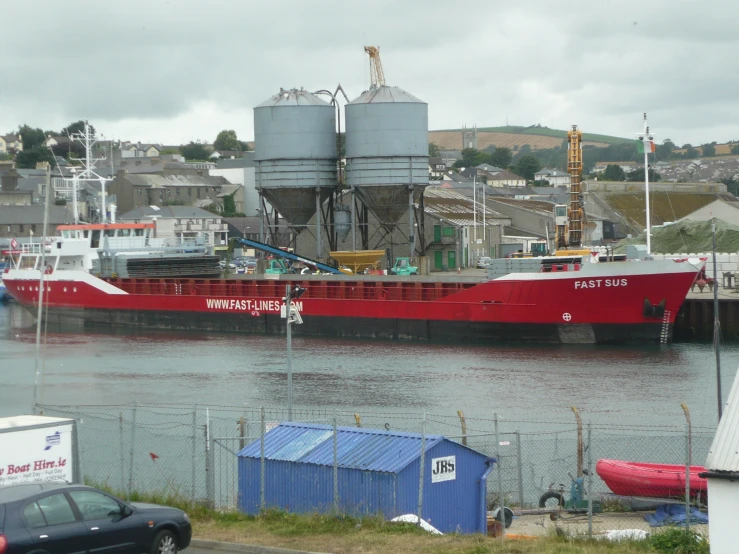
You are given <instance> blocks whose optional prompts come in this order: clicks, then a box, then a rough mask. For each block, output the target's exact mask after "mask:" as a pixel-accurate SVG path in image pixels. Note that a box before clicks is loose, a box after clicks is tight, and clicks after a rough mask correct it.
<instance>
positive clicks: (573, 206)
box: [554, 125, 590, 256]
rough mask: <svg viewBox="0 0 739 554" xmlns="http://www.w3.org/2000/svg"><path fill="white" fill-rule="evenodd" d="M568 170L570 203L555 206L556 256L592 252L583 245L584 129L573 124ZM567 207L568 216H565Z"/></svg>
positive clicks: (570, 133) (569, 142) (568, 136)
mask: <svg viewBox="0 0 739 554" xmlns="http://www.w3.org/2000/svg"><path fill="white" fill-rule="evenodd" d="M567 145H568V149H567V172H568V173H569V174H570V205H569V209H567V207H566V206H555V225H556V227H557V250H556V251H555V253H554V255H555V256H573V255H576V256H579V255H585V254H588V253H590V250H588V249H587V248H583V246H582V232H583V223H584V219H585V213H584V211H583V209H582V185H581V179H582V131H580V130H578V128H577V125H573V126H572V129H571V130H570V131H567ZM565 209H566V210H567V211H566V213H567V217H566V218H565V217H564V214H565ZM558 216H559V217H558Z"/></svg>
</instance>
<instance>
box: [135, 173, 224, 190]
mask: <svg viewBox="0 0 739 554" xmlns="http://www.w3.org/2000/svg"><path fill="white" fill-rule="evenodd" d="M125 178H126V180H127V181H128V182H129V183H131V184H132V185H134V186H140V187H148V188H164V187H187V186H194V187H203V186H208V187H212V186H222V185H224V184H228V181H227V180H226V179H224V178H223V177H215V176H214V177H211V176H210V175H197V174H195V175H191V174H189V173H188V174H185V175H179V174H178V175H159V174H150V173H138V174H125Z"/></svg>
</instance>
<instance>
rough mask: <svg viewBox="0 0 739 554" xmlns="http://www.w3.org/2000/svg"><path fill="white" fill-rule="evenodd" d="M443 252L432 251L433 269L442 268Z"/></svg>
mask: <svg viewBox="0 0 739 554" xmlns="http://www.w3.org/2000/svg"><path fill="white" fill-rule="evenodd" d="M443 254H444V253H443V252H442V251H441V250H436V251H435V252H434V269H438V270H439V271H441V270H442V269H444V268H443V267H442V262H443V260H444V257H443Z"/></svg>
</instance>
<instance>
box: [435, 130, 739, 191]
mask: <svg viewBox="0 0 739 554" xmlns="http://www.w3.org/2000/svg"><path fill="white" fill-rule="evenodd" d="M731 144H732V146H731V149H730V152H731V154H733V155H739V142H732V143H731ZM567 147H568V143H567V141H566V140H565V141H562V144H561V145H560V146H559V147H558V148H544V149H539V150H534V149H532V148H531V146H529V145H528V144H524V145H523V146H521V147H519V148H518V149H517V150H516V151H515V152H513V151H512V150H511V149H510V148H506V147H497V148H496V147H494V146H493V147H488V148H487V149H485V150H476V149H474V148H465V149H464V150H462V151H461V154H462V157H461V158H460V159H459V160H457V161H456V162H455V163H454V165H453V166H452V167H453V168H455V169H459V168H466V167H476V166H478V165H481V164H489V165H492V166H496V167H499V168H501V169H506V170H510V171H512V172H514V173H516V174H518V175H520V176H521V177H525V178H526V179H527V180H533V179H534V174H535V173H536V172H537V171H540V170H541V169H542V168H545V167H546V168H550V169H559V170H561V171H565V172H566V171H567ZM699 148H700V150H699V149H698V148H695V147H693V146H692V145H691V144H684V145H682V147H678V146H677V145H676V144H675V143H673V142H672V141H671V140H670V139H665V140H664V141H663V142H662V143H661V144H658V145H656V146H655V152H654V154H653V158H652V159H653V161H655V162H658V161H668V160H677V159H694V158H698V157H703V158H706V157H713V156H715V155H716V142H712V143H707V144H703V145H701V146H700V147H699ZM440 153H441V149H440V147H439V146H438V145H437V144H435V143H433V142H432V143H429V156H436V157H438V156H439V155H440ZM582 156H583V174H584V175H588V174H591V173H592V172H593V169H594V168H595V164H596V163H598V162H627V161H634V162H641V161H643V159H644V157H643V154H639V153H637V149H636V141H634V142H624V143H620V144H611V145H608V146H606V147H597V146H593V145H585V146H583V149H582ZM606 171H607V172H608V173H606V174H604V178H606V175H608V176H609V177H612V179H611V178H609V179H608V180H617V181H626V180H633V181H639V180H642V179H643V178H644V176H643V171H637V172H630V173H626V172H624V171H623V170H622V169H621V167H620V166H619V165H617V164H615V163H614V164H609V165H608V166H607V169H606ZM655 180H659V175H658V174H655ZM544 184H545V183H544Z"/></svg>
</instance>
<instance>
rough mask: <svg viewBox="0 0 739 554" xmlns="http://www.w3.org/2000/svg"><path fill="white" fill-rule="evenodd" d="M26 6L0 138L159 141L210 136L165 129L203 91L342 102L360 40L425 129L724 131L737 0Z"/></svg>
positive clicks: (192, 128) (18, 8) (7, 66)
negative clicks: (140, 136)
mask: <svg viewBox="0 0 739 554" xmlns="http://www.w3.org/2000/svg"><path fill="white" fill-rule="evenodd" d="M39 11H40V10H39V8H38V7H37V4H35V3H32V2H25V3H21V2H15V3H10V4H9V5H8V6H4V7H3V17H4V19H5V20H7V21H9V22H10V25H7V26H6V28H5V31H4V39H5V44H8V45H14V48H13V49H11V55H6V56H3V57H2V58H0V75H3V85H2V87H0V129H2V130H3V132H4V131H5V130H9V129H10V128H12V127H15V126H16V125H18V124H19V123H22V122H25V121H28V122H29V123H32V124H34V125H38V126H42V127H44V128H49V127H53V126H56V127H60V126H62V125H64V124H65V123H67V122H69V121H73V120H76V119H79V118H80V117H88V118H90V119H91V120H93V122H94V120H102V121H105V122H107V123H109V124H110V125H112V126H115V125H116V122H123V121H131V120H141V121H148V122H150V123H151V125H150V127H149V129H150V132H151V129H156V127H155V125H154V124H156V125H158V126H159V127H160V128H161V134H162V140H165V138H166V137H170V136H173V133H175V132H177V133H179V135H177V136H182V135H183V134H184V133H186V134H187V136H209V133H210V134H212V130H211V128H210V125H211V124H212V122H207V121H200V120H198V118H196V117H194V116H193V118H192V120H187V123H186V124H185V125H186V129H177V130H176V131H175V130H174V129H172V128H171V127H170V125H168V122H172V121H174V120H175V119H177V120H178V121H180V122H181V121H182V119H183V117H185V116H186V115H187V114H194V113H195V111H194V110H195V109H196V108H195V107H196V106H198V105H202V103H204V102H210V103H212V104H213V105H215V106H217V107H218V109H219V110H220V111H221V112H222V113H223V114H228V113H229V112H236V111H239V112H243V109H244V108H247V109H248V108H250V107H252V106H254V105H256V104H258V103H260V102H262V101H263V100H265V99H266V98H267V97H268V96H270V95H271V94H274V93H275V92H276V91H277V90H278V89H279V88H280V87H292V86H305V87H306V88H308V89H318V88H328V87H331V88H333V87H334V86H335V85H336V84H337V83H338V82H341V83H342V84H343V85H344V86H345V88H346V89H347V91H348V92H349V94H350V96H351V97H356V96H358V95H359V94H360V93H361V92H362V90H363V89H364V88H365V87H366V86H367V84H368V80H369V78H368V74H367V66H368V64H367V59H366V55H365V54H364V52H363V50H362V47H363V46H364V45H365V44H378V45H380V46H381V50H382V54H383V64H384V67H385V72H386V76H387V79H388V82H389V83H391V84H397V85H399V86H401V87H402V88H404V89H406V90H408V91H409V92H412V93H413V94H415V95H417V96H418V97H420V98H422V99H424V100H425V101H427V102H429V103H430V107H429V109H430V118H431V126H432V127H433V128H449V127H459V126H460V125H462V124H463V123H468V124H471V123H475V122H476V123H478V124H479V125H498V124H502V123H504V122H505V118H506V114H508V115H509V118H510V121H511V123H516V124H523V125H527V124H533V123H542V124H545V125H548V126H550V127H559V128H566V127H567V126H569V125H570V124H572V123H577V122H582V123H580V124H581V126H583V125H585V124H586V125H588V126H590V128H589V129H586V130H593V131H596V132H600V133H609V134H618V135H624V136H631V135H632V134H633V132H634V131H635V130H636V129H638V128H639V126H640V120H641V112H642V111H644V110H647V111H649V112H650V114H652V117H653V118H654V120H653V124H654V126H655V128H661V129H662V130H663V131H664V132H669V133H670V135H671V138H673V139H675V140H677V141H679V142H680V141H682V142H694V143H699V142H702V141H706V140H726V139H730V138H739V132H735V131H734V130H733V126H732V124H731V123H730V122H731V121H736V120H737V119H739V105H738V103H737V102H736V100H735V96H734V91H735V90H736V89H737V85H739V82H738V81H739V77H738V75H739V71H737V69H739V68H738V67H737V66H738V65H739V62H737V61H736V59H735V57H734V56H733V55H732V52H735V51H736V47H737V46H738V45H739V44H738V43H739V37H737V36H736V33H735V31H734V29H733V26H734V24H735V21H736V20H737V15H739V6H738V5H737V3H736V2H734V1H726V0H724V1H715V2H711V3H694V2H692V3H688V2H685V1H679V0H677V1H676V0H673V1H671V2H668V1H654V2H650V3H646V2H643V1H639V2H637V1H630V0H629V1H625V2H624V1H616V0H613V1H603V2H595V3H594V2H584V1H579V0H578V1H575V2H567V3H565V4H562V3H559V4H558V3H554V2H550V1H546V0H542V1H529V2H525V3H520V4H518V5H515V6H514V5H511V3H510V2H490V1H484V0H478V1H474V2H473V1H468V2H462V3H457V4H453V3H452V4H450V3H448V2H441V1H426V2H420V1H404V2H398V1H393V0H375V1H373V2H372V3H371V4H367V3H363V2H355V1H344V2H338V1H336V2H334V1H314V2H311V3H306V2H300V1H297V0H296V1H273V2H251V1H249V2H243V1H236V0H234V1H225V0H221V1H215V2H210V3H207V4H205V3H203V2H194V1H192V0H177V1H175V0H171V1H169V2H167V1H161V0H160V1H156V2H144V1H138V0H134V1H128V2H125V3H123V2H91V1H87V0H68V1H67V2H65V3H64V4H52V3H48V4H45V7H44V9H43V11H42V13H38V12H39ZM224 117H227V115H224ZM246 119H247V121H238V122H234V126H235V127H238V128H239V134H240V136H245V135H246V134H249V133H250V132H251V122H250V121H248V118H246ZM180 124H182V123H180ZM124 138H125V137H124ZM149 138H150V139H156V138H157V137H155V136H154V137H149ZM173 140H174V139H173Z"/></svg>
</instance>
